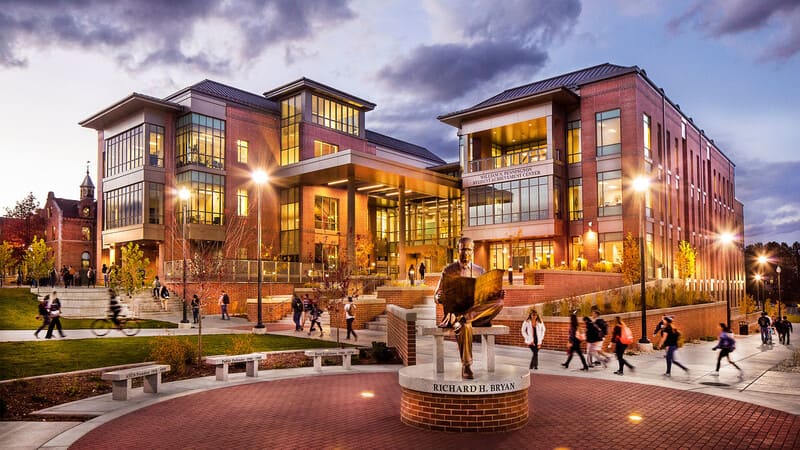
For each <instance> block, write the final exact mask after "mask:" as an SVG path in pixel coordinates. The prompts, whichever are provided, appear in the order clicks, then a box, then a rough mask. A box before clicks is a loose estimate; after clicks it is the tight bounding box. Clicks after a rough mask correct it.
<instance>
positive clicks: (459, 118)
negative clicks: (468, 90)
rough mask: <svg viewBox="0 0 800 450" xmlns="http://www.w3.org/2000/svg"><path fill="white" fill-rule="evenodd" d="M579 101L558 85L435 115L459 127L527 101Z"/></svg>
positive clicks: (566, 102)
mask: <svg viewBox="0 0 800 450" xmlns="http://www.w3.org/2000/svg"><path fill="white" fill-rule="evenodd" d="M579 101H580V96H579V95H578V94H577V93H575V92H574V91H573V90H571V89H568V88H565V87H560V88H556V89H551V90H549V91H544V92H539V93H537V94H533V95H529V96H526V97H520V98H517V99H514V100H510V101H507V102H503V103H497V104H494V105H489V106H486V107H478V108H468V109H465V110H462V111H456V112H453V113H450V114H444V115H441V116H439V117H437V119H439V120H440V121H441V122H444V123H446V124H448V125H450V126H453V127H456V128H461V124H462V123H463V122H465V121H467V120H472V119H478V118H481V117H486V116H491V115H494V114H497V113H502V112H505V111H508V110H513V109H517V108H519V107H520V106H522V105H525V104H528V103H542V102H553V103H557V104H561V105H577V104H578V102H579Z"/></svg>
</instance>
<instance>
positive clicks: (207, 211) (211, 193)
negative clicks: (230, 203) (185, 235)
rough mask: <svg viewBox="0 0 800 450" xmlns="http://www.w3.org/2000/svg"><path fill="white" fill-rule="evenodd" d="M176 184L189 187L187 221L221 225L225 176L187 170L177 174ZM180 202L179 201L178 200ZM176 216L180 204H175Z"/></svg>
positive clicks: (179, 212)
mask: <svg viewBox="0 0 800 450" xmlns="http://www.w3.org/2000/svg"><path fill="white" fill-rule="evenodd" d="M177 182H178V186H180V187H186V188H187V189H189V192H190V193H191V195H190V196H189V207H188V212H187V213H188V217H187V222H188V223H201V224H207V225H223V224H224V223H223V220H224V215H225V214H224V213H225V177H224V176H222V175H216V174H211V173H205V172H197V171H194V170H193V171H189V172H183V173H180V174H178V176H177ZM178 203H180V202H178ZM177 208H178V216H179V218H180V220H183V219H182V218H181V217H180V215H181V213H182V206H181V205H179V204H178V205H177Z"/></svg>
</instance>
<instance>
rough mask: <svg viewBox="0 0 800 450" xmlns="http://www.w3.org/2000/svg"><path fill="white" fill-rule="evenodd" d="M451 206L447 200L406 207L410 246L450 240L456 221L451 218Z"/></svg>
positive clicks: (413, 204) (417, 203)
mask: <svg viewBox="0 0 800 450" xmlns="http://www.w3.org/2000/svg"><path fill="white" fill-rule="evenodd" d="M451 206H453V205H451V202H450V201H448V200H446V199H442V200H429V201H425V202H410V203H409V204H408V206H407V207H406V224H407V225H406V230H407V237H406V240H407V242H408V245H424V244H437V243H439V239H448V238H449V237H450V236H451V233H452V231H451V228H452V227H453V225H454V223H453V222H454V221H455V219H452V220H451V217H450V214H451V211H450V207H451Z"/></svg>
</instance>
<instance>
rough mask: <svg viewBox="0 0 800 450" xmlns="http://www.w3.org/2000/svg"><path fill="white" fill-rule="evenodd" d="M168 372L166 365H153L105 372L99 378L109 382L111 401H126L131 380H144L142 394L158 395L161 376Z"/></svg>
mask: <svg viewBox="0 0 800 450" xmlns="http://www.w3.org/2000/svg"><path fill="white" fill-rule="evenodd" d="M169 370H170V367H169V366H168V365H166V364H153V365H150V366H141V367H134V368H131V369H121V370H114V371H111V372H106V373H104V374H103V375H102V377H101V378H102V379H104V380H108V381H111V398H112V399H113V400H127V399H128V394H129V393H130V391H131V380H134V379H136V378H144V392H147V393H152V394H155V393H158V388H159V386H161V374H162V373H165V372H169Z"/></svg>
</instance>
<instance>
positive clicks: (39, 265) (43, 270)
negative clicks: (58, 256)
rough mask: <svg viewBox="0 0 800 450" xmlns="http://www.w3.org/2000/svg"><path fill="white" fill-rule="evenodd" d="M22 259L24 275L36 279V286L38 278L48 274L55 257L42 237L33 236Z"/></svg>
mask: <svg viewBox="0 0 800 450" xmlns="http://www.w3.org/2000/svg"><path fill="white" fill-rule="evenodd" d="M22 261H23V267H24V268H25V274H26V276H27V277H28V278H31V279H33V280H36V282H37V286H38V284H39V283H38V282H39V280H40V279H42V278H45V277H47V276H48V275H49V274H50V270H51V269H52V268H53V264H54V263H55V258H54V257H53V255H51V252H50V248H49V247H47V245H46V244H45V243H44V239H40V238H37V237H36V236H34V237H33V241H32V242H31V245H30V246H29V247H28V250H27V251H26V252H25V255H24V256H23V258H22Z"/></svg>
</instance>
